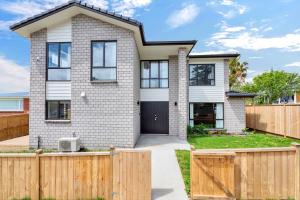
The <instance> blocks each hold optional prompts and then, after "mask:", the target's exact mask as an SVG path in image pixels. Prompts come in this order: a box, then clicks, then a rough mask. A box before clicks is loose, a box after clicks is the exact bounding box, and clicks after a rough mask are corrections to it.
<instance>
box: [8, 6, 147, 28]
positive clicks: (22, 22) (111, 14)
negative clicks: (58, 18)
mask: <svg viewBox="0 0 300 200" xmlns="http://www.w3.org/2000/svg"><path fill="white" fill-rule="evenodd" d="M73 5H74V6H79V7H85V8H87V9H92V10H94V11H96V12H99V13H102V14H105V15H109V16H112V17H115V18H118V19H121V20H123V21H127V22H129V23H131V24H135V25H137V26H142V25H143V24H142V23H141V22H140V21H138V20H136V19H133V18H131V17H126V16H123V15H120V14H118V13H116V12H115V11H109V10H107V9H103V8H100V7H97V6H94V5H91V4H88V3H84V2H83V1H80V0H70V1H68V2H66V3H63V4H61V5H58V6H55V7H53V8H50V9H48V10H45V11H43V12H41V13H39V14H36V15H33V16H31V17H28V18H26V19H23V20H21V21H19V22H17V23H15V24H12V25H10V27H9V28H10V29H11V30H16V29H17V28H18V26H20V25H22V24H24V23H29V22H30V21H31V20H35V19H36V18H39V17H42V16H44V15H47V14H50V13H52V12H56V11H59V10H60V9H63V8H65V7H68V6H70V7H71V6H73Z"/></svg>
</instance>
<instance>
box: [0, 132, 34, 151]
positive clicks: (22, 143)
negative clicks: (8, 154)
mask: <svg viewBox="0 0 300 200" xmlns="http://www.w3.org/2000/svg"><path fill="white" fill-rule="evenodd" d="M27 149H29V136H28V135H27V136H22V137H17V138H13V139H9V140H4V141H1V142H0V151H21V150H27Z"/></svg>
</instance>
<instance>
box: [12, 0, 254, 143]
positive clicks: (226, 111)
mask: <svg viewBox="0 0 300 200" xmlns="http://www.w3.org/2000/svg"><path fill="white" fill-rule="evenodd" d="M11 29H12V30H13V31H15V32H17V33H18V34H20V35H22V36H24V37H27V38H29V39H30V41H31V73H30V101H31V104H30V146H32V147H37V145H38V143H39V144H40V146H41V147H47V148H56V147H57V143H58V139H59V138H61V137H67V136H72V134H73V133H75V134H76V135H77V136H80V139H81V143H82V145H83V146H84V147H87V148H101V147H107V146H108V145H115V146H118V147H134V145H135V143H136V141H137V140H138V138H139V136H140V134H167V135H176V136H178V137H180V138H181V139H186V137H187V135H186V134H187V133H186V130H187V125H188V124H190V125H196V124H200V123H205V124H208V126H209V127H211V128H216V129H227V130H228V132H232V133H237V132H240V131H241V129H243V128H245V113H244V98H245V97H249V95H247V94H239V93H233V92H230V91H229V82H228V73H229V69H228V65H229V61H230V60H231V59H234V58H236V57H237V56H239V55H238V54H223V55H191V54H190V52H191V51H192V49H193V47H194V45H195V44H196V41H194V40H191V41H147V40H146V39H145V35H144V29H143V25H142V24H141V23H140V22H138V21H136V20H133V19H130V18H127V17H124V16H121V15H118V14H115V13H113V12H108V11H106V10H102V9H100V8H96V7H94V6H90V5H87V4H83V3H81V2H78V1H71V2H69V3H66V4H63V5H61V6H59V7H56V8H54V9H51V10H49V11H46V12H44V13H41V14H39V15H36V16H34V17H31V18H29V19H26V20H24V21H21V22H19V23H17V24H14V25H12V26H11Z"/></svg>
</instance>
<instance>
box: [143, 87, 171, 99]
mask: <svg viewBox="0 0 300 200" xmlns="http://www.w3.org/2000/svg"><path fill="white" fill-rule="evenodd" d="M140 98H141V101H169V89H168V88H163V89H152V88H148V89H140Z"/></svg>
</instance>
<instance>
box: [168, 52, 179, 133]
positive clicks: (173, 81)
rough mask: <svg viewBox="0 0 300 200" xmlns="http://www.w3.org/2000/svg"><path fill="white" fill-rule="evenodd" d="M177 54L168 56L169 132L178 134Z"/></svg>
mask: <svg viewBox="0 0 300 200" xmlns="http://www.w3.org/2000/svg"><path fill="white" fill-rule="evenodd" d="M175 102H177V104H178V56H170V57H169V134H170V135H178V105H177V106H175Z"/></svg>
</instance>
